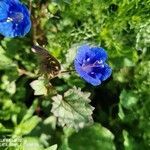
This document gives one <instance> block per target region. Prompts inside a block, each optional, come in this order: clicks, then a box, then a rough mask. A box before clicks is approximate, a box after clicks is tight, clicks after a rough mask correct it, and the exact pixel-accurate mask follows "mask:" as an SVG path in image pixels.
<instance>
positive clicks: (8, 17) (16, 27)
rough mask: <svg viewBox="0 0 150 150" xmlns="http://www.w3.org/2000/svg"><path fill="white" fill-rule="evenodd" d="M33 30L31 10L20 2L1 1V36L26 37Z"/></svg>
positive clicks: (14, 0) (13, 0)
mask: <svg viewBox="0 0 150 150" xmlns="http://www.w3.org/2000/svg"><path fill="white" fill-rule="evenodd" d="M30 28H31V20H30V13H29V10H28V9H27V7H26V6H25V5H23V4H22V3H21V2H20V1H19V0H0V34H2V35H3V36H5V37H16V36H24V35H25V34H27V33H28V32H29V30H30Z"/></svg>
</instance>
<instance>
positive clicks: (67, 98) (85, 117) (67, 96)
mask: <svg viewBox="0 0 150 150" xmlns="http://www.w3.org/2000/svg"><path fill="white" fill-rule="evenodd" d="M89 96H90V93H86V92H84V93H83V92H82V91H81V89H77V88H76V87H74V88H73V89H69V90H68V91H67V92H65V93H64V95H63V96H62V95H57V96H54V97H52V99H53V101H54V102H53V103H52V109H51V112H52V113H53V114H54V116H56V117H57V118H58V124H59V125H61V126H67V127H74V128H75V129H79V128H83V127H84V126H85V125H88V124H91V123H92V122H93V119H92V116H91V115H92V111H93V109H94V108H93V107H92V106H91V105H89V102H90V99H89Z"/></svg>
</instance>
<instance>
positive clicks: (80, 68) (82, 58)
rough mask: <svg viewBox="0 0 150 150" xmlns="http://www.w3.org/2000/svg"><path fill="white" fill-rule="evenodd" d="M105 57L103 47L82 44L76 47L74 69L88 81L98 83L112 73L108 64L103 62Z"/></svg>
mask: <svg viewBox="0 0 150 150" xmlns="http://www.w3.org/2000/svg"><path fill="white" fill-rule="evenodd" d="M107 57H108V56H107V53H106V51H105V50H104V49H103V48H101V47H100V48H99V47H89V46H88V45H83V46H81V47H80V48H79V49H78V52H77V55H76V57H75V60H74V66H75V70H76V71H77V73H78V74H79V75H80V76H81V77H82V78H83V79H84V80H86V81H87V82H88V83H90V84H92V85H94V86H97V85H100V84H101V82H102V81H104V80H106V79H107V78H108V77H110V75H111V73H112V70H111V68H110V67H109V65H108V64H106V63H105V61H106V60H107Z"/></svg>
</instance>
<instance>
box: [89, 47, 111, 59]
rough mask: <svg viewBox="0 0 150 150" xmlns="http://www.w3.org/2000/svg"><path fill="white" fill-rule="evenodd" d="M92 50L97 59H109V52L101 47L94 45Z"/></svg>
mask: <svg viewBox="0 0 150 150" xmlns="http://www.w3.org/2000/svg"><path fill="white" fill-rule="evenodd" d="M91 51H92V52H93V53H94V54H95V56H94V58H95V59H97V60H102V61H106V60H107V57H108V56H107V53H106V51H105V50H104V49H103V48H101V47H92V48H91Z"/></svg>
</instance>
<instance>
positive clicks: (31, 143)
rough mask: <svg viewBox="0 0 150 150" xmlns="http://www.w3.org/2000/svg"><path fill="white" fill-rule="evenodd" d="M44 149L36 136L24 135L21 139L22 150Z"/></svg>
mask: <svg viewBox="0 0 150 150" xmlns="http://www.w3.org/2000/svg"><path fill="white" fill-rule="evenodd" d="M29 149H32V150H44V149H43V147H42V146H41V144H40V142H39V140H38V138H32V137H26V138H24V139H23V150H29Z"/></svg>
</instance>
